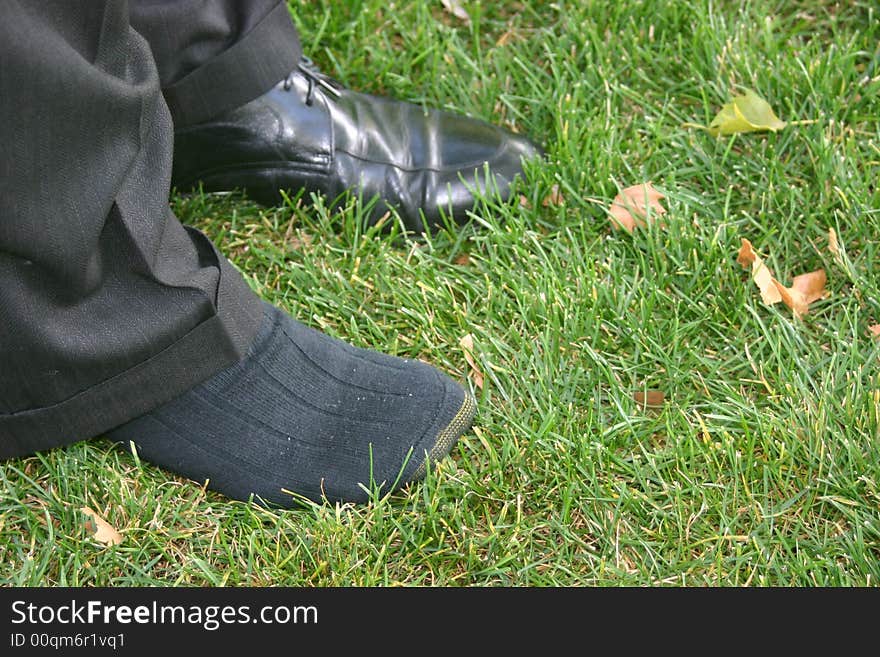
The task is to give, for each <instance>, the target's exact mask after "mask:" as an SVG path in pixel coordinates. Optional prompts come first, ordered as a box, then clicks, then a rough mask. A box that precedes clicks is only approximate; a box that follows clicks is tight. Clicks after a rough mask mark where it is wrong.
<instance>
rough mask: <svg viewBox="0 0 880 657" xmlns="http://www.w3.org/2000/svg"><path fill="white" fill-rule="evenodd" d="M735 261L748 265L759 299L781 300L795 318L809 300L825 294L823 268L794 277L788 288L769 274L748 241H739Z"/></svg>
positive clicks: (825, 279) (826, 294) (825, 277)
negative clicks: (740, 243)
mask: <svg viewBox="0 0 880 657" xmlns="http://www.w3.org/2000/svg"><path fill="white" fill-rule="evenodd" d="M736 261H737V262H738V263H739V264H740V265H741V266H742V267H749V266H751V268H752V280H753V281H755V285H757V286H758V289H759V290H760V291H761V300H762V301H763V302H764V303H766V304H767V305H768V306H772V305H773V304H774V303H779V302H780V301H781V302H782V303H784V304H785V305H786V306H788V307H789V308H791V310H792V312H794V316H795V317H797V318H801V317H802V316H803V315H806V314H807V312H808V311H809V306H810V304H811V303H813V302H814V301H818V300H819V299H824V298H825V297H827V296H828V291H827V290H826V289H825V283H826V282H827V280H828V278H827V276H826V275H825V270H824V269H817V270H816V271H811V272H809V273H807V274H801V275H799V276H795V277H794V279H793V280H792V282H791V287H785V286H784V285H783V284H782V283H780V282H779V281H778V280H776V279H775V278H774V277H773V273H772V272H771V271H770V269H769V268H768V267H767V265H765V264H764V261H763V260H762V259H761V257H760V256H759V255H758V254H757V253H755V251H754V249H753V248H752V243H751V242H749V241H748V240H747V239H743V240H742V246H740V249H739V254H738V255H737V257H736Z"/></svg>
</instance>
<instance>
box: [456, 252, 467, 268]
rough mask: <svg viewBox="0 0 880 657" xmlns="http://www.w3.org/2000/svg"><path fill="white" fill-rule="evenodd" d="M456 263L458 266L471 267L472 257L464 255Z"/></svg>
mask: <svg viewBox="0 0 880 657" xmlns="http://www.w3.org/2000/svg"><path fill="white" fill-rule="evenodd" d="M454 262H455V264H457V265H469V264H471V257H470V255H468V254H467V253H462V254H461V255H459V256H458V257H457V258H456V259H455V260H454Z"/></svg>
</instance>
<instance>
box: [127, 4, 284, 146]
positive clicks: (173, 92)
mask: <svg viewBox="0 0 880 657" xmlns="http://www.w3.org/2000/svg"><path fill="white" fill-rule="evenodd" d="M131 22H132V26H133V27H134V28H135V29H136V30H137V31H138V32H140V33H141V34H142V35H143V36H144V38H146V40H147V42H148V43H149V44H150V48H151V49H152V51H153V56H154V57H155V60H156V66H157V67H158V69H159V77H160V80H161V83H162V91H163V93H164V94H165V99H166V101H167V103H168V106H169V108H170V110H171V115H172V117H173V118H174V125H175V127H177V128H180V127H183V126H185V125H188V124H192V123H198V122H200V121H205V120H207V119H209V118H211V117H212V116H214V115H217V114H221V113H222V112H225V111H227V110H230V109H233V108H235V107H238V106H239V105H243V104H245V103H247V102H248V101H250V100H253V99H254V98H256V97H257V96H260V95H261V94H263V93H264V92H266V91H268V90H269V89H270V88H271V87H272V86H273V85H274V84H276V83H277V82H278V81H279V80H281V79H282V78H284V76H285V75H287V74H288V73H289V72H290V71H291V70H293V68H294V67H295V66H296V64H297V63H298V62H299V59H300V55H301V50H300V43H299V37H298V35H297V32H296V28H295V27H294V26H293V23H292V22H291V20H290V14H289V13H288V9H287V3H286V2H284V1H283V0H248V1H247V2H243V1H241V0H134V1H133V2H132V6H131Z"/></svg>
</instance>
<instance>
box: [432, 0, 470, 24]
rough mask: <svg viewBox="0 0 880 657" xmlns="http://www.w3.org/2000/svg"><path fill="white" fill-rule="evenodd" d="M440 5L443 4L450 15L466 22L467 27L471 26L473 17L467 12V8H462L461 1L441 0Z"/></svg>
mask: <svg viewBox="0 0 880 657" xmlns="http://www.w3.org/2000/svg"><path fill="white" fill-rule="evenodd" d="M440 4H442V5H443V8H444V9H445V10H446V11H448V12H449V13H450V14H452V15H453V16H455V17H456V18H458V19H459V20H462V21H464V23H465V25H470V24H471V17H470V15H469V14H468V13H467V11H465V8H464V7H462V6H461V0H440Z"/></svg>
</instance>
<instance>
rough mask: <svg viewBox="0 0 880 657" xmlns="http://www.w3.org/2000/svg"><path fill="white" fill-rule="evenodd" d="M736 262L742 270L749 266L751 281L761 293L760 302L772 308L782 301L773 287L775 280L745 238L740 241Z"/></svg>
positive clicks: (779, 294) (780, 295)
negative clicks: (750, 268)
mask: <svg viewBox="0 0 880 657" xmlns="http://www.w3.org/2000/svg"><path fill="white" fill-rule="evenodd" d="M736 261H737V262H738V263H739V264H740V265H741V266H742V267H743V268H747V267H749V266H750V265H751V267H752V280H753V281H755V285H757V286H758V289H759V290H760V291H761V301H763V302H764V303H766V304H767V305H768V306H772V305H773V304H774V303H779V302H780V301H782V294H781V293H780V292H779V290H778V289H777V288H776V285H775V283H776V279H774V278H773V274H772V273H771V272H770V269H769V268H768V267H767V265H765V264H764V261H763V260H762V259H761V258H760V256H758V254H757V253H755V250H754V249H753V248H752V243H751V242H749V241H748V240H747V239H745V238H743V240H742V246H741V247H740V248H739V255H737V257H736Z"/></svg>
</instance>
